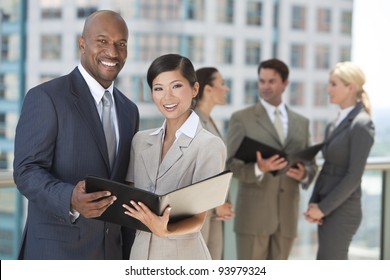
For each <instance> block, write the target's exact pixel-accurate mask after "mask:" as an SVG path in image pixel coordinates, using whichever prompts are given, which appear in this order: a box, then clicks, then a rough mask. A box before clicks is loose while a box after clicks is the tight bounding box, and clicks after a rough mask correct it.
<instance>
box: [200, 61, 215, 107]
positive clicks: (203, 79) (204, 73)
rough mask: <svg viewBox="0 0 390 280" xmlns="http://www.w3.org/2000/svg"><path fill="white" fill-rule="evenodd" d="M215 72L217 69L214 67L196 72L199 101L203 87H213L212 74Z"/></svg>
mask: <svg viewBox="0 0 390 280" xmlns="http://www.w3.org/2000/svg"><path fill="white" fill-rule="evenodd" d="M217 72H218V69H217V68H214V67H203V68H199V69H198V70H196V76H197V77H198V82H199V92H198V100H201V99H202V97H203V91H204V87H205V86H206V85H209V86H212V85H213V80H214V79H215V76H214V74H215V73H217Z"/></svg>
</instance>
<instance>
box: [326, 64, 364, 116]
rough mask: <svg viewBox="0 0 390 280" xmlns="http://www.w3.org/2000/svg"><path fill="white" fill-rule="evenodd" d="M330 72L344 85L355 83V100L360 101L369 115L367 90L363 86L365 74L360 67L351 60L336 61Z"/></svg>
mask: <svg viewBox="0 0 390 280" xmlns="http://www.w3.org/2000/svg"><path fill="white" fill-rule="evenodd" d="M330 73H331V74H334V75H336V76H337V77H339V78H340V80H341V81H342V82H343V83H344V84H345V85H350V84H353V85H355V87H356V99H357V101H358V102H362V104H363V106H364V109H365V111H366V112H367V113H368V114H369V115H371V104H370V100H369V98H368V94H367V92H366V91H365V90H364V88H363V85H364V83H365V82H366V76H365V75H364V73H363V71H362V69H360V67H359V66H357V65H356V64H355V63H353V62H351V61H344V62H339V63H337V64H336V65H335V67H334V68H333V69H332V71H331V72H330Z"/></svg>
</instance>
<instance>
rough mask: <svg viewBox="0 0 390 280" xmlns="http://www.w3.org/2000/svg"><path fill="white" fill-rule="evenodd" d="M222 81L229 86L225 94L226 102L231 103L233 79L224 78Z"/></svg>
mask: <svg viewBox="0 0 390 280" xmlns="http://www.w3.org/2000/svg"><path fill="white" fill-rule="evenodd" d="M224 83H225V85H226V86H227V87H228V88H229V92H228V94H227V96H226V104H232V98H233V96H232V92H231V90H232V88H233V81H232V79H228V78H224Z"/></svg>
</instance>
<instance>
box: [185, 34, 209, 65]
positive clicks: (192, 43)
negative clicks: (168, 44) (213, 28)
mask: <svg viewBox="0 0 390 280" xmlns="http://www.w3.org/2000/svg"><path fill="white" fill-rule="evenodd" d="M203 45H204V43H203V37H196V36H185V37H183V42H182V46H181V49H182V50H183V52H182V53H183V54H184V55H185V56H187V57H188V58H189V59H190V60H191V61H192V62H196V63H202V62H203V61H204V52H203Z"/></svg>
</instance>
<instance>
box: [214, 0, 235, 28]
mask: <svg viewBox="0 0 390 280" xmlns="http://www.w3.org/2000/svg"><path fill="white" fill-rule="evenodd" d="M217 21H218V22H221V23H233V22H234V0H217Z"/></svg>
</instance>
